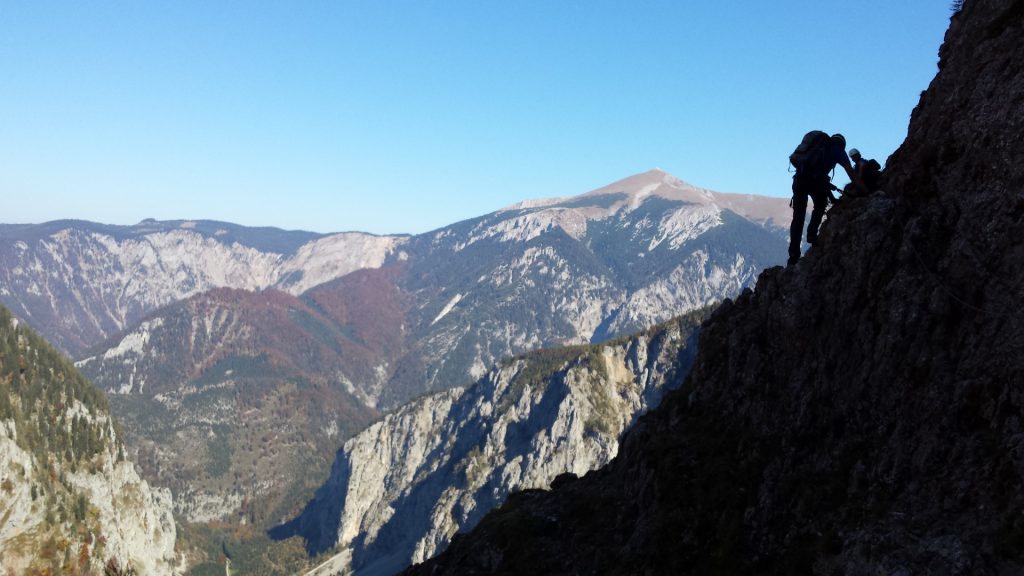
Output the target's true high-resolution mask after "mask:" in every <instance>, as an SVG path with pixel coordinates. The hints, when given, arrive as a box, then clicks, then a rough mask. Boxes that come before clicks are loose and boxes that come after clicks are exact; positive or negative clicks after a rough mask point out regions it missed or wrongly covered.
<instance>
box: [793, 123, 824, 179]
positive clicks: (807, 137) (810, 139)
mask: <svg viewBox="0 0 1024 576" xmlns="http://www.w3.org/2000/svg"><path fill="white" fill-rule="evenodd" d="M828 142H829V135H828V134H826V133H824V132H822V131H821V130H811V131H810V132H808V133H807V134H804V139H803V140H801V141H800V145H799V146H797V147H796V150H793V153H792V154H790V155H789V163H790V164H792V165H793V168H796V169H797V170H798V171H800V172H803V173H807V172H814V171H816V169H817V168H820V167H822V166H824V164H825V160H826V156H827V153H828Z"/></svg>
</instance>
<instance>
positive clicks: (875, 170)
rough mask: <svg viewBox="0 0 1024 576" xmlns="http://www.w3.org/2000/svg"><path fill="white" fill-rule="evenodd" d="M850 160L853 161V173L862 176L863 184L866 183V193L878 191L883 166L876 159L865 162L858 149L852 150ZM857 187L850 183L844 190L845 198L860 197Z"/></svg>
mask: <svg viewBox="0 0 1024 576" xmlns="http://www.w3.org/2000/svg"><path fill="white" fill-rule="evenodd" d="M850 159H851V160H853V171H854V172H856V173H857V176H860V179H861V181H862V182H864V189H865V192H874V191H875V190H877V189H878V178H879V176H881V171H882V166H881V165H879V163H878V161H877V160H875V159H874V158H872V159H870V160H865V159H864V157H863V156H861V154H860V150H857V149H856V148H850ZM860 195H861V194H859V193H858V191H857V188H856V186H854V184H853V182H850V183H849V184H847V185H846V186H845V187H844V188H843V196H851V197H856V196H860Z"/></svg>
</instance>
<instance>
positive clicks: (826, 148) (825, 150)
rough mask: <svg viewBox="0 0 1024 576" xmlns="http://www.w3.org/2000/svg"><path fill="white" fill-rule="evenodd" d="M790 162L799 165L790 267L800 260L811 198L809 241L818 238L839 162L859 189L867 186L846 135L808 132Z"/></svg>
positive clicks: (794, 180) (794, 203)
mask: <svg viewBox="0 0 1024 576" xmlns="http://www.w3.org/2000/svg"><path fill="white" fill-rule="evenodd" d="M789 162H790V164H792V166H793V168H796V174H794V175H793V222H792V223H791V224H790V226H789V260H787V261H786V265H787V266H792V265H793V264H796V263H797V261H798V260H800V236H801V232H802V230H803V226H804V218H805V217H806V216H807V198H810V199H811V200H813V201H814V209H813V210H812V211H811V221H810V223H809V224H808V225H807V242H808V243H809V244H811V245H812V246H813V245H814V244H815V243H817V241H818V227H819V226H821V219H822V216H824V215H825V208H826V207H827V206H828V203H829V200H830V197H831V191H832V188H833V186H832V179H831V177H830V176H829V173H830V172H832V171H833V170H835V167H836V164H838V165H840V166H842V167H843V169H844V170H846V174H847V176H849V177H850V181H851V182H852V183H853V184H854V186H855V187H856V188H857V189H858V190H865V188H864V182H863V181H862V180H861V178H860V175H858V174H857V173H856V172H854V170H853V166H852V165H851V164H850V158H849V156H847V155H846V138H844V137H843V135H842V134H833V135H832V136H829V135H828V134H826V133H824V132H822V131H820V130H812V131H810V132H808V133H807V134H805V135H804V138H803V140H802V141H801V142H800V145H799V146H797V147H796V150H794V151H793V153H792V154H790V155H789ZM865 193H867V192H866V190H865Z"/></svg>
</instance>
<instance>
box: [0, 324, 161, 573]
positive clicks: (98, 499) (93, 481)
mask: <svg viewBox="0 0 1024 576" xmlns="http://www.w3.org/2000/svg"><path fill="white" fill-rule="evenodd" d="M0 519H2V523H0V566H3V567H4V568H5V570H9V571H10V572H9V573H11V574H14V573H19V574H20V573H22V572H24V573H32V574H92V573H99V572H100V571H102V570H103V569H104V567H106V566H107V565H108V563H110V562H113V563H114V564H115V565H116V566H118V567H121V568H128V567H131V568H133V569H135V570H136V571H137V573H138V574H146V575H150V574H152V575H160V574H173V573H176V572H178V571H179V570H178V566H177V563H178V560H177V558H176V553H175V540H176V528H175V525H174V519H173V517H172V515H171V494H170V492H169V491H168V490H157V489H152V488H150V487H149V485H148V484H147V483H146V482H145V481H144V480H142V479H141V478H139V475H138V474H137V473H136V471H135V466H134V465H133V464H132V463H131V462H129V461H127V460H125V459H124V446H123V442H122V440H121V439H120V431H119V428H118V426H117V425H116V424H115V423H114V422H113V420H112V419H111V417H110V413H109V409H108V407H107V404H106V401H105V398H104V397H103V394H102V393H101V392H99V391H98V390H97V389H96V388H95V387H93V386H92V384H90V383H89V382H88V381H87V380H85V379H84V378H82V377H81V376H80V375H78V373H77V372H76V371H75V370H74V368H73V367H72V366H71V365H70V363H68V362H67V361H66V360H64V359H62V358H61V357H60V356H59V355H58V354H57V353H56V352H55V351H54V350H53V349H52V348H50V346H49V345H48V344H46V343H45V342H44V341H43V339H42V338H40V337H39V336H38V335H36V334H34V333H33V332H31V331H30V330H27V329H26V328H24V327H23V326H19V325H18V323H17V321H15V320H13V319H12V317H11V315H10V313H8V311H7V310H6V309H4V308H2V307H0ZM5 573H7V572H6V571H5Z"/></svg>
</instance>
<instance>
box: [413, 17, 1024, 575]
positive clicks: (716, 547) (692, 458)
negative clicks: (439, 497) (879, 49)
mask: <svg viewBox="0 0 1024 576" xmlns="http://www.w3.org/2000/svg"><path fill="white" fill-rule="evenodd" d="M1022 26H1024V1H1021V0H968V1H967V2H966V5H965V6H964V8H963V10H962V11H961V12H960V13H959V14H957V15H956V16H954V17H953V19H952V23H951V27H950V30H949V32H948V34H947V37H946V42H945V44H944V45H943V47H942V49H941V52H940V56H941V62H940V71H939V73H938V75H937V76H936V78H935V80H934V81H933V82H932V84H931V86H930V87H929V88H928V90H927V92H925V93H924V94H923V95H922V97H921V102H920V104H919V106H918V107H917V109H915V111H914V113H913V116H912V119H911V123H910V127H909V133H908V136H907V139H906V141H905V142H904V144H903V145H902V146H901V147H900V149H899V150H898V151H897V152H896V153H895V154H894V155H893V156H892V157H891V158H890V159H889V162H888V166H887V169H886V173H885V179H884V186H883V188H884V190H885V192H882V193H876V194H875V195H873V196H871V197H869V198H865V199H860V200H854V201H844V203H842V204H840V205H839V206H838V207H836V208H835V209H833V210H832V212H831V213H830V218H829V221H828V222H827V223H826V225H825V227H824V229H823V234H822V237H821V240H820V243H819V244H818V245H817V246H815V247H814V248H812V249H811V250H810V252H809V254H808V255H807V257H806V258H804V259H803V260H801V261H800V263H799V264H798V265H796V266H795V267H792V268H789V269H782V268H773V269H770V270H768V271H767V272H765V273H764V274H762V276H761V277H760V279H759V281H758V283H757V285H756V289H755V290H754V291H747V292H744V294H743V295H741V296H740V297H739V298H737V299H736V301H735V302H728V303H727V304H725V305H723V306H722V307H721V308H720V309H719V310H718V311H717V313H716V314H715V315H714V316H713V317H712V319H711V320H710V321H709V322H707V323H706V324H705V325H704V327H703V328H702V333H701V339H700V347H699V353H698V358H697V360H696V362H695V364H694V367H693V370H692V371H691V373H690V376H689V379H688V380H687V381H686V383H685V384H684V385H683V387H682V388H681V389H680V390H679V391H678V392H676V393H672V394H669V395H668V396H666V398H665V400H664V402H663V403H662V405H661V407H660V408H658V409H657V410H655V411H653V412H651V413H650V414H649V415H648V416H646V417H644V418H641V420H640V421H639V422H638V423H637V425H636V427H635V428H634V429H633V430H632V431H631V432H630V433H628V434H627V436H626V437H625V438H624V440H623V445H622V448H621V450H620V452H619V456H618V457H617V458H616V459H615V460H613V461H612V462H611V463H610V464H609V465H608V466H606V467H605V468H603V469H601V470H599V471H597V472H594V473H591V474H588V475H587V476H586V477H584V478H582V479H579V480H577V481H572V482H565V483H564V484H562V485H560V486H558V487H556V488H555V489H554V490H552V491H551V492H543V491H539V490H528V491H524V492H520V493H518V494H516V495H513V496H512V497H511V498H510V499H509V500H508V501H507V502H506V504H505V505H503V506H502V507H501V508H500V509H498V510H497V511H495V512H493V513H491V514H489V515H488V516H487V517H485V518H484V519H483V520H482V521H481V522H480V524H479V525H478V526H477V528H476V529H475V530H474V531H472V532H471V533H469V534H467V535H463V536H458V537H456V538H455V539H454V541H453V542H452V544H451V545H450V546H449V548H448V549H447V550H446V551H445V552H444V553H443V554H441V555H440V556H439V557H437V558H436V559H434V560H432V561H429V562H427V563H425V564H423V565H420V566H417V567H414V568H411V569H409V570H408V571H407V572H406V573H407V574H430V575H441V574H491V573H505V574H513V573H515V574H520V573H532V574H819V575H833V574H846V575H851V576H852V575H868V574H899V575H909V574H946V575H965V576H966V575H976V574H992V575H996V574H1000V575H1002V574H1021V573H1024V421H1022V418H1021V414H1022V413H1024V389H1022V386H1024V313H1022V310H1021V302H1022V294H1024V245H1022V244H1021V242H1020V238H1022V237H1024V165H1022V164H1021V163H1020V162H1019V160H1020V158H1021V152H1020V151H1021V150H1022V149H1024V141H1022V140H1024V138H1022V134H1024V97H1022V95H1024V28H1022Z"/></svg>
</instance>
